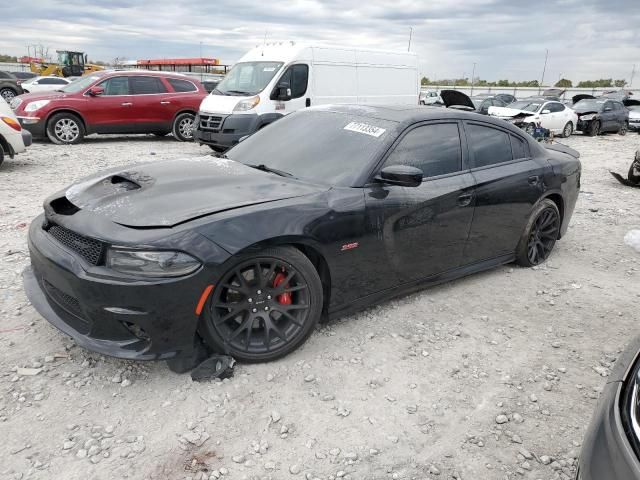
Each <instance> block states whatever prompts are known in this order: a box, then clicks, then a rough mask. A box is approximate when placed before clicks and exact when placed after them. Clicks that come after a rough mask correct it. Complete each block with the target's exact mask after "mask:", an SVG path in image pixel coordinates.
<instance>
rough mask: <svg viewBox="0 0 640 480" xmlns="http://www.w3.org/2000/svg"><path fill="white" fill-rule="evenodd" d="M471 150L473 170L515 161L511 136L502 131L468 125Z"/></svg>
mask: <svg viewBox="0 0 640 480" xmlns="http://www.w3.org/2000/svg"><path fill="white" fill-rule="evenodd" d="M465 129H466V131H467V134H468V136H469V148H470V149H471V151H472V152H473V158H472V161H471V168H480V167H486V166H489V165H495V164H497V163H503V162H509V161H511V160H513V157H512V156H511V142H510V140H509V134H507V133H505V132H503V131H502V130H497V129H495V128H491V127H485V126H482V125H477V124H473V123H468V124H467V125H466V127H465Z"/></svg>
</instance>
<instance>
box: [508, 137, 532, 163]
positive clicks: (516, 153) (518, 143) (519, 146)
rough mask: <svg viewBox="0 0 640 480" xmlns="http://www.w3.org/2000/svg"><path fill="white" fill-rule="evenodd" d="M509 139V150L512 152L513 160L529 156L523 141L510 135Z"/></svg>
mask: <svg viewBox="0 0 640 480" xmlns="http://www.w3.org/2000/svg"><path fill="white" fill-rule="evenodd" d="M510 137H511V150H512V152H513V158H514V160H517V159H519V158H527V157H528V156H529V153H528V150H527V146H526V145H525V143H524V140H522V139H520V138H518V137H516V136H515V135H510Z"/></svg>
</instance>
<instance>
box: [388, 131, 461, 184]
mask: <svg viewBox="0 0 640 480" xmlns="http://www.w3.org/2000/svg"><path fill="white" fill-rule="evenodd" d="M389 165H409V166H411V167H416V168H419V169H421V170H422V172H423V173H424V176H425V177H434V176H436V175H444V174H447V173H453V172H458V171H460V169H461V167H462V149H461V147H460V132H459V131H458V124H456V123H437V124H432V125H424V126H421V127H417V128H414V129H413V130H411V131H409V133H407V134H406V135H405V136H404V137H403V138H402V140H400V143H398V145H397V146H396V148H395V149H394V150H393V152H391V154H390V155H389V157H388V158H387V160H386V161H385V163H384V166H385V167H386V166H389Z"/></svg>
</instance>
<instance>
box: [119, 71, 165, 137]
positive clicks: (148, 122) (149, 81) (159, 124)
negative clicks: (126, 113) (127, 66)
mask: <svg viewBox="0 0 640 480" xmlns="http://www.w3.org/2000/svg"><path fill="white" fill-rule="evenodd" d="M129 87H130V89H131V102H132V105H131V114H132V116H133V119H134V121H133V125H132V127H133V130H131V132H132V133H153V132H168V131H169V130H171V121H172V120H173V114H172V111H171V100H170V99H169V98H168V95H167V93H168V89H167V86H166V85H165V84H164V82H163V81H162V79H161V78H160V77H158V76H152V75H131V76H129Z"/></svg>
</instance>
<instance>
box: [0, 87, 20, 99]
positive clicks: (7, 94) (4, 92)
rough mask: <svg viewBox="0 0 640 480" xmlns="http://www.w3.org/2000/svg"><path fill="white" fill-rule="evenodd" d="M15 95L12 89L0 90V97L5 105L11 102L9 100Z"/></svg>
mask: <svg viewBox="0 0 640 480" xmlns="http://www.w3.org/2000/svg"><path fill="white" fill-rule="evenodd" d="M17 94H18V92H16V91H15V90H14V89H13V88H9V87H5V88H3V89H0V97H2V98H4V99H5V100H6V101H7V103H9V102H11V100H13V97H15V96H16V95H17Z"/></svg>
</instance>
